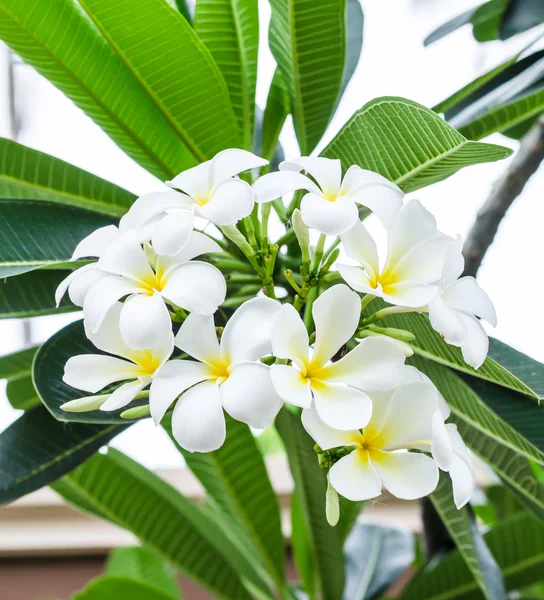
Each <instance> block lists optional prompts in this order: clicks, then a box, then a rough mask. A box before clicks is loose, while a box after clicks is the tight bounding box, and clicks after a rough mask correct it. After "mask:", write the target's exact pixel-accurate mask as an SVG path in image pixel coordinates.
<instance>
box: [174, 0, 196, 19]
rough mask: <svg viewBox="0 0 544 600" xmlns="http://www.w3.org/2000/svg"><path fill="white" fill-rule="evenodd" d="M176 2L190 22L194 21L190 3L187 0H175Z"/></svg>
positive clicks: (181, 12)
mask: <svg viewBox="0 0 544 600" xmlns="http://www.w3.org/2000/svg"><path fill="white" fill-rule="evenodd" d="M174 2H175V4H176V6H177V9H178V10H179V12H180V14H182V15H183V16H184V17H185V19H187V22H188V23H192V22H193V18H192V15H191V11H190V9H189V5H188V4H187V0H174Z"/></svg>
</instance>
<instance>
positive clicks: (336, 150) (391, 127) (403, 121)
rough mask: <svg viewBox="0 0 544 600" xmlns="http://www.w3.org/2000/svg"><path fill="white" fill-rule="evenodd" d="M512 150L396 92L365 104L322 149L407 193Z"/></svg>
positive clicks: (492, 159)
mask: <svg viewBox="0 0 544 600" xmlns="http://www.w3.org/2000/svg"><path fill="white" fill-rule="evenodd" d="M511 153H512V152H511V150H509V149H508V148H504V147H502V146H496V145H492V144H482V143H477V142H472V141H469V140H467V139H466V138H465V137H463V136H462V135H461V134H460V133H459V132H457V131H456V130H455V129H453V127H451V126H450V125H448V124H447V123H446V122H445V121H443V120H442V119H441V118H440V117H439V116H438V115H437V114H436V113H434V112H433V111H432V110H429V109H428V108H425V107H424V106H421V105H420V104H417V103H416V102H412V101H411V100H406V99H405V98H395V97H384V98H377V99H375V100H372V101H371V102H369V103H368V104H366V105H365V106H363V108H361V109H360V110H358V111H357V112H356V113H355V114H354V115H353V116H352V117H351V119H350V120H349V121H348V122H347V123H346V125H344V127H343V128H342V129H341V130H340V132H339V133H338V134H337V136H336V137H335V138H334V139H333V140H332V142H331V143H330V144H329V145H328V146H327V147H326V148H325V150H324V151H323V152H322V154H323V156H326V157H327V158H339V159H340V160H341V161H342V166H343V167H344V169H347V168H348V167H349V166H350V165H353V164H357V165H359V166H360V167H362V168H364V169H369V170H371V171H375V172H377V173H380V174H381V175H383V176H384V177H387V179H389V180H390V181H394V182H395V183H396V184H397V185H399V186H400V187H401V188H402V189H403V190H404V191H405V192H412V191H414V190H417V189H419V188H422V187H425V186H427V185H430V184H431V183H436V182H437V181H442V180H443V179H446V178H447V177H449V176H450V175H453V174H454V173H456V172H457V171H459V169H462V168H463V167H468V166H470V165H475V164H479V163H484V162H494V161H497V160H501V159H503V158H506V157H507V156H509V155H510V154H511Z"/></svg>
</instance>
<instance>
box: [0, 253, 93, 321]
mask: <svg viewBox="0 0 544 600" xmlns="http://www.w3.org/2000/svg"><path fill="white" fill-rule="evenodd" d="M0 252H1V251H0ZM59 266H60V265H59ZM68 275H69V271H64V270H49V269H45V270H34V271H30V272H27V273H23V274H22V275H18V276H17V277H7V278H6V279H0V319H15V318H18V319H22V318H28V317H37V316H42V315H52V314H60V313H66V312H74V311H76V310H81V309H80V308H79V307H78V306H74V305H73V304H72V303H71V302H70V299H69V298H68V294H66V295H65V296H64V298H63V299H62V300H61V302H60V304H59V306H58V307H57V306H56V304H55V290H56V289H57V287H58V285H59V283H60V282H61V281H62V280H63V279H65V278H66V277H68Z"/></svg>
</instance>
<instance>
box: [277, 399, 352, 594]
mask: <svg viewBox="0 0 544 600" xmlns="http://www.w3.org/2000/svg"><path fill="white" fill-rule="evenodd" d="M276 427H277V429H278V431H279V434H280V435H281V437H282V439H283V443H284V445H285V449H286V451H287V457H288V459H289V466H290V468H291V473H292V475H293V479H294V480H295V494H296V495H297V498H298V502H299V503H300V508H301V512H302V515H303V522H304V527H305V530H306V532H307V535H308V540H309V548H310V551H311V552H312V557H311V563H312V564H315V570H316V578H317V580H316V582H315V583H316V596H317V597H321V598H327V600H338V599H339V598H341V597H342V591H343V589H344V569H343V568H342V566H341V563H340V561H339V560H338V559H339V557H341V556H342V540H341V534H340V532H339V530H337V529H336V528H334V527H331V526H330V525H329V524H328V523H327V519H326V515H325V493H326V490H327V478H326V475H325V471H324V470H323V469H321V467H320V466H319V464H318V461H317V455H316V453H315V452H314V449H313V447H314V443H313V441H312V439H311V438H310V436H309V435H308V434H307V433H306V432H305V431H304V428H303V427H302V423H301V422H300V416H298V415H295V414H293V413H292V412H290V411H288V410H287V409H286V408H283V409H282V410H281V411H280V413H279V415H278V417H277V418H276Z"/></svg>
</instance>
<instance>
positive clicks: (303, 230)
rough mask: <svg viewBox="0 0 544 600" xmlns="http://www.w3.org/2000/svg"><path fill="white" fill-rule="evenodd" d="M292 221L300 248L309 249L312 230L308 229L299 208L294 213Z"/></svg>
mask: <svg viewBox="0 0 544 600" xmlns="http://www.w3.org/2000/svg"><path fill="white" fill-rule="evenodd" d="M291 220H292V223H293V229H294V231H295V235H296V236H297V240H298V243H299V245H300V247H301V248H303V249H304V248H308V247H309V245H310V230H309V229H308V226H307V225H306V223H305V222H304V221H303V220H302V213H301V212H300V210H299V209H298V208H295V210H294V211H293V216H292V217H291Z"/></svg>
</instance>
